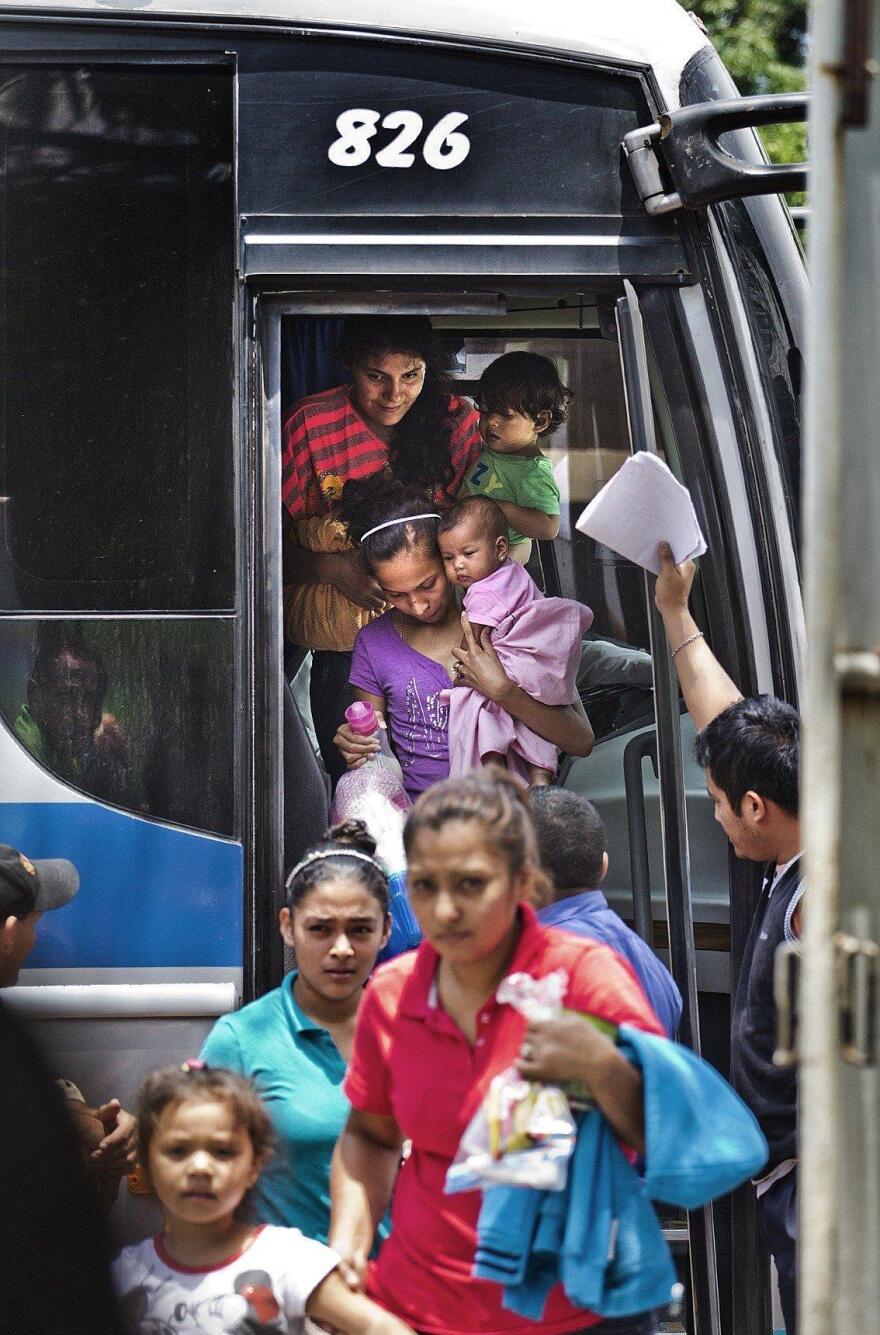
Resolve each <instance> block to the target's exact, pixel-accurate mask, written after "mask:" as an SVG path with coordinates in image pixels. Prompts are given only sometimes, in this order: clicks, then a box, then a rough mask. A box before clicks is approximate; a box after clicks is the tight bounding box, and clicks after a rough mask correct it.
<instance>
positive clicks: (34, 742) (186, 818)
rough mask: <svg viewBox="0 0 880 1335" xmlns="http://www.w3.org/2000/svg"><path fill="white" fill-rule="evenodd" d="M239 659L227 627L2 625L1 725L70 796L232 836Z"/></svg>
mask: <svg viewBox="0 0 880 1335" xmlns="http://www.w3.org/2000/svg"><path fill="white" fill-rule="evenodd" d="M233 653H234V636H233V625H232V622H231V620H217V621H214V620H211V619H208V618H198V619H194V620H183V619H180V620H165V619H163V620H156V621H148V620H143V621H141V620H137V619H129V618H126V619H125V620H120V621H111V620H101V621H91V620H68V619H63V620H58V619H52V620H46V621H34V620H30V619H18V618H16V619H15V620H3V619H0V719H2V720H3V721H4V722H5V723H6V725H7V726H8V727H9V728H10V730H11V731H12V732H13V733H14V735H15V737H16V738H17V740H18V742H19V743H20V744H21V746H22V747H23V748H24V749H25V751H26V752H28V753H29V754H30V755H31V756H32V757H34V759H35V760H37V761H38V762H39V763H40V764H41V765H42V766H43V767H44V768H45V769H47V770H49V771H50V772H51V773H52V774H54V775H55V776H56V777H57V778H59V779H61V780H62V781H63V782H64V783H65V784H67V785H68V786H70V787H72V788H76V789H78V790H80V791H81V792H84V793H87V794H89V795H90V796H92V797H96V798H98V799H100V800H101V801H103V802H108V803H111V804H112V805H113V806H117V807H122V808H125V809H127V810H131V811H135V812H138V813H141V814H143V815H149V816H153V817H155V818H156V819H159V820H167V821H172V822H174V823H175V824H180V825H187V826H193V827H195V828H197V829H201V830H208V831H210V832H212V833H215V834H223V835H232V834H233V833H234V832H235V812H234V799H233V772H234V771H233V760H234V757H233V740H232V731H231V727H230V718H231V717H232V712H233V699H232V685H231V683H232V681H233V678H234V672H233V661H234V660H233ZM23 762H24V758H23ZM21 787H22V791H26V782H25V781H24V776H23V781H22V784H21Z"/></svg>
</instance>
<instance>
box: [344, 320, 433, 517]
mask: <svg viewBox="0 0 880 1335" xmlns="http://www.w3.org/2000/svg"><path fill="white" fill-rule="evenodd" d="M388 353H402V354H409V355H410V356H411V357H418V358H420V359H421V360H422V361H423V362H424V363H425V382H424V384H423V386H422V392H421V394H419V396H418V398H417V399H416V400H415V402H414V403H413V405H412V407H411V408H410V409H409V411H408V412H407V413H406V415H405V416H404V418H403V420H402V421H401V422H400V423H399V425H398V426H397V427H396V428H395V429H394V431H393V432H392V436H391V440H390V442H389V446H388V464H389V467H390V469H391V472H392V474H393V475H394V477H396V478H399V479H400V481H401V482H405V483H408V484H409V485H410V486H413V487H417V488H418V489H419V490H421V491H427V492H428V493H429V494H431V495H434V494H436V493H438V492H443V491H445V490H446V489H447V488H448V487H449V485H450V483H451V482H452V480H453V477H454V476H455V471H454V469H453V467H452V459H451V457H450V450H449V437H450V430H451V426H452V423H451V420H450V410H449V401H450V399H451V398H452V395H453V390H452V384H451V382H450V380H449V378H448V376H447V369H448V358H447V355H446V353H445V351H444V348H443V345H442V343H441V342H440V339H439V338H438V337H437V334H436V333H435V332H434V329H433V328H432V326H431V321H430V320H429V319H428V318H427V316H424V315H352V316H349V318H348V319H347V320H346V322H345V324H344V325H343V327H342V334H341V336H340V339H339V345H338V347H337V349H336V355H337V357H338V358H339V360H340V361H341V362H342V364H343V365H344V366H347V367H349V368H351V367H353V366H363V365H365V364H366V363H368V362H369V361H370V360H371V359H375V358H377V357H381V356H383V355H386V354H388Z"/></svg>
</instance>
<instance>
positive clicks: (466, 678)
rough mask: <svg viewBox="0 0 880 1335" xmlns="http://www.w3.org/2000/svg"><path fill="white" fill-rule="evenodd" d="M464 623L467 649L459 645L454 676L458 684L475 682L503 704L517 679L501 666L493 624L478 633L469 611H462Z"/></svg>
mask: <svg viewBox="0 0 880 1335" xmlns="http://www.w3.org/2000/svg"><path fill="white" fill-rule="evenodd" d="M461 626H462V630H463V631H464V645H465V647H464V648H463V649H460V648H455V649H453V651H452V653H453V655H454V657H455V667H454V669H453V676H454V680H455V685H456V686H472V687H473V688H474V690H476V691H479V692H480V694H481V695H485V697H486V699H487V700H494V701H495V703H496V704H503V702H504V699H505V697H506V696H507V694H508V692H509V691H510V688H511V686H512V685H513V682H512V681H511V680H510V678H509V677H508V675H507V673H506V672H505V671H504V668H503V667H502V666H501V659H500V658H499V657H498V655H497V654H496V652H495V646H494V645H493V643H492V627H491V626H482V627H481V628H480V633H479V635H475V634H474V630H473V627H472V626H471V623H470V621H469V619H468V614H467V612H462V614H461Z"/></svg>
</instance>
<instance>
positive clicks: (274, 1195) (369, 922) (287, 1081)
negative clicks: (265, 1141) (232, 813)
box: [201, 821, 391, 1242]
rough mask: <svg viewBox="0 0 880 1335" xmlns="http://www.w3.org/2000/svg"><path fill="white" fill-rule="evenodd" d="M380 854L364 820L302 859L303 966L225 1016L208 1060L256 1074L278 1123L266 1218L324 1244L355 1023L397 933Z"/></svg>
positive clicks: (205, 1051) (296, 943) (261, 1212)
mask: <svg viewBox="0 0 880 1335" xmlns="http://www.w3.org/2000/svg"><path fill="white" fill-rule="evenodd" d="M375 848H376V845H375V843H374V841H373V840H372V839H371V838H370V836H369V835H368V834H367V831H366V826H365V825H364V824H363V822H362V821H347V822H345V824H343V825H338V826H334V827H333V828H332V829H331V830H328V832H327V835H326V836H325V839H324V840H323V841H322V842H321V843H320V844H318V845H316V846H315V847H314V848H313V849H311V850H310V851H309V852H308V853H306V854H305V856H304V857H303V858H302V860H301V861H300V862H299V863H298V864H297V866H296V867H294V869H293V871H292V872H291V874H290V876H289V877H288V881H287V905H286V907H285V908H283V909H282V910H281V912H280V914H279V924H280V929H281V936H282V938H283V940H284V943H285V945H288V946H290V947H291V949H292V950H293V951H294V952H295V954H296V962H297V967H296V969H295V970H294V972H292V973H290V974H288V975H287V977H286V978H285V979H284V982H283V983H282V984H281V986H280V987H277V988H275V989H274V990H273V991H272V992H269V993H267V994H266V996H264V997H260V999H259V1000H258V1001H253V1002H251V1004H250V1005H249V1006H244V1007H243V1008H242V1009H241V1010H240V1011H236V1012H235V1014H233V1015H224V1016H223V1017H222V1018H221V1019H220V1020H218V1021H217V1023H216V1024H215V1026H214V1028H213V1029H212V1030H211V1032H210V1034H209V1035H208V1037H207V1039H206V1041H205V1044H204V1046H203V1048H202V1052H201V1057H202V1060H203V1061H205V1062H207V1063H208V1065H209V1066H225V1067H227V1068H228V1069H230V1070H233V1071H238V1072H240V1073H241V1074H243V1075H247V1076H250V1078H251V1079H252V1080H253V1081H254V1082H255V1084H256V1086H257V1089H258V1090H259V1092H260V1094H261V1096H262V1098H263V1100H264V1102H265V1104H266V1107H267V1109H268V1111H269V1115H270V1117H271V1119H272V1125H273V1127H274V1129H275V1135H276V1140H277V1143H276V1148H275V1154H274V1156H273V1159H272V1161H271V1163H270V1165H269V1166H268V1167H267V1168H266V1170H265V1171H264V1172H263V1173H262V1175H261V1177H260V1179H259V1181H258V1183H257V1187H256V1193H255V1196H256V1202H255V1203H256V1212H257V1217H258V1218H259V1219H260V1221H261V1222H264V1223H268V1224H280V1225H284V1226H287V1227H295V1228H299V1229H301V1230H302V1232H303V1233H304V1234H305V1235H306V1237H309V1238H316V1239H317V1240H318V1241H319V1242H326V1240H327V1230H328V1226H329V1219H330V1185H329V1177H330V1158H331V1155H332V1153H333V1146H334V1145H335V1143H336V1140H337V1138H338V1137H339V1135H340V1134H341V1132H342V1128H343V1126H344V1125H345V1121H346V1118H347V1116H348V1112H349V1108H350V1104H349V1101H348V1099H347V1098H346V1096H345V1094H344V1093H343V1090H342V1082H343V1080H344V1078H345V1072H346V1066H347V1063H348V1060H349V1057H350V1056H351V1049H352V1044H353V1041H354V1028H355V1020H356V1018H357V1013H358V1007H359V1005H360V1000H361V996H362V993H363V987H364V983H365V982H366V980H367V978H368V976H369V974H370V972H371V970H372V968H373V966H374V965H375V963H376V956H377V955H378V953H379V951H380V950H381V949H382V947H383V946H384V945H385V942H386V941H387V940H388V934H389V931H390V926H391V920H390V917H389V914H388V882H387V880H386V878H385V873H384V872H383V871H382V869H381V867H380V866H379V864H378V863H377V862H376V861H375V859H374V858H373V856H372V855H373V853H374V852H375Z"/></svg>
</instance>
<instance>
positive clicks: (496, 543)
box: [437, 496, 593, 786]
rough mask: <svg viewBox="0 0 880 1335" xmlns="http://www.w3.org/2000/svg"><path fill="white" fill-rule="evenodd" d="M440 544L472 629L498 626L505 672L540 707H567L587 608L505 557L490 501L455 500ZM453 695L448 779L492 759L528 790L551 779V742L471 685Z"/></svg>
mask: <svg viewBox="0 0 880 1335" xmlns="http://www.w3.org/2000/svg"><path fill="white" fill-rule="evenodd" d="M437 540H438V542H439V544H440V552H441V555H442V557H443V564H444V566H445V569H446V576H447V579H449V580H450V582H452V583H455V584H458V585H460V586H461V587H462V588H463V589H464V590H465V594H464V600H463V607H464V610H465V612H467V614H468V617H469V619H470V621H471V624H472V626H473V627H474V631H475V633H476V634H479V631H480V628H481V627H483V626H491V627H492V628H493V629H492V644H493V646H494V648H495V652H496V653H497V655H498V657H499V658H500V660H501V663H502V666H503V667H504V670H505V672H506V673H507V675H508V676H509V677H510V678H511V679H512V680H513V681H515V682H516V684H517V685H518V686H521V687H522V689H523V690H524V691H527V692H528V694H529V695H531V696H533V697H534V698H535V699H537V700H540V701H542V702H543V703H544V704H547V705H570V704H571V703H572V702H573V701H574V699H575V695H576V688H575V677H576V675H577V670H578V665H579V663H580V656H581V637H582V635H583V633H584V631H586V630H587V629H588V628H589V626H590V625H591V624H592V620H593V613H592V612H591V611H590V609H589V608H588V607H584V606H583V605H582V604H581V603H575V602H572V601H571V600H570V599H568V598H545V597H544V594H543V593H541V591H540V589H538V587H537V586H536V585H535V583H534V581H533V580H532V578H531V576H530V575H529V574H527V572H526V571H525V569H524V568H523V567H522V566H521V565H518V564H517V563H516V562H515V561H512V560H511V559H510V558H509V556H508V542H507V520H506V519H505V517H504V514H503V512H502V511H501V509H500V507H499V506H497V505H496V504H495V502H494V501H492V500H490V499H489V498H488V497H487V496H469V497H467V498H466V499H464V500H461V501H458V502H457V503H456V504H455V505H454V506H453V507H452V509H451V510H450V511H449V513H448V514H447V515H446V516H445V518H444V519H442V520H441V522H440V527H439V530H438V534H437ZM447 694H448V698H449V773H450V776H451V777H453V778H455V777H457V776H458V775H460V774H466V773H467V772H468V771H469V770H472V769H480V768H481V766H482V765H484V764H487V763H488V762H489V761H494V762H496V763H498V764H501V765H504V766H506V768H507V769H509V770H510V771H511V772H512V773H513V774H515V775H516V776H517V777H518V778H520V779H522V780H523V781H524V782H525V783H527V784H529V785H531V786H535V785H539V784H547V783H550V782H552V780H553V778H554V776H555V774H556V764H557V761H558V759H559V753H558V751H557V749H556V747H555V746H553V745H552V744H551V743H550V742H545V741H544V739H543V738H542V737H539V736H538V734H537V733H536V732H533V731H532V729H531V728H528V727H526V725H525V724H524V723H520V722H519V720H517V719H515V718H512V717H511V715H510V714H508V713H507V712H506V711H505V710H503V709H501V708H500V706H499V705H497V704H495V703H494V702H493V701H492V700H487V699H486V697H485V696H484V695H481V694H480V692H479V691H476V690H474V689H473V688H472V687H470V686H456V687H454V688H453V689H452V690H451V691H449V692H448V693H447Z"/></svg>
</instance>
